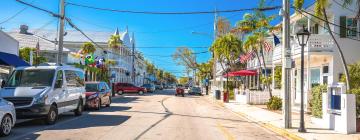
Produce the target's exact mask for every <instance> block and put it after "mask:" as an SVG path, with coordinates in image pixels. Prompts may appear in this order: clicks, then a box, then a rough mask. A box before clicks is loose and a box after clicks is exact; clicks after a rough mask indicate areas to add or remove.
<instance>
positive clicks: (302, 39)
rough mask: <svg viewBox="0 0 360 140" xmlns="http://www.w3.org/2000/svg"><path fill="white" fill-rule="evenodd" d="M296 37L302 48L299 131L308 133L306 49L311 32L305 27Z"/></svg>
mask: <svg viewBox="0 0 360 140" xmlns="http://www.w3.org/2000/svg"><path fill="white" fill-rule="evenodd" d="M296 36H297V39H298V43H299V45H300V46H301V72H300V92H301V104H300V127H299V130H298V131H299V132H306V129H305V124H304V48H305V45H306V44H307V42H308V40H309V37H310V32H309V31H308V30H307V29H305V26H303V28H302V29H300V30H299V31H298V32H297V33H296ZM308 63H309V62H308Z"/></svg>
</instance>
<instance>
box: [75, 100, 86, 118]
mask: <svg viewBox="0 0 360 140" xmlns="http://www.w3.org/2000/svg"><path fill="white" fill-rule="evenodd" d="M83 110H84V104H83V101H82V99H80V100H79V102H78V106H77V108H76V110H75V111H74V114H75V116H81V115H82V112H83Z"/></svg>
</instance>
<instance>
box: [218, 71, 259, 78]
mask: <svg viewBox="0 0 360 140" xmlns="http://www.w3.org/2000/svg"><path fill="white" fill-rule="evenodd" d="M254 75H256V71H252V70H240V71H233V72H229V73H228V74H225V75H224V77H234V76H254Z"/></svg>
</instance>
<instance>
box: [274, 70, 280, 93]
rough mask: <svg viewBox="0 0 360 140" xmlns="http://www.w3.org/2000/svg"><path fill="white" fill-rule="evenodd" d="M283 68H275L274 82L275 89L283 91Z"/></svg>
mask: <svg viewBox="0 0 360 140" xmlns="http://www.w3.org/2000/svg"><path fill="white" fill-rule="evenodd" d="M281 72H282V68H281V67H280V66H277V67H275V71H274V81H275V83H274V84H275V88H276V89H281V78H282V77H281V75H282V73H281Z"/></svg>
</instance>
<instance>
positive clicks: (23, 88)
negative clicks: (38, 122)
mask: <svg viewBox="0 0 360 140" xmlns="http://www.w3.org/2000/svg"><path fill="white" fill-rule="evenodd" d="M0 96H1V97H2V98H4V99H5V100H8V101H10V102H12V103H13V104H14V106H15V109H16V116H17V117H18V118H19V119H28V118H38V117H41V118H44V120H45V122H46V123H47V124H54V123H55V122H56V120H57V118H58V115H59V114H61V113H64V112H69V111H74V113H75V115H76V116H78V115H81V114H82V111H83V106H84V104H85V98H86V96H85V81H84V72H83V70H81V69H78V68H74V67H71V66H36V67H35V66H32V67H18V68H16V69H15V70H14V71H13V72H12V74H11V76H10V77H9V79H8V80H7V81H6V83H5V85H4V88H3V89H1V90H0Z"/></svg>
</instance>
